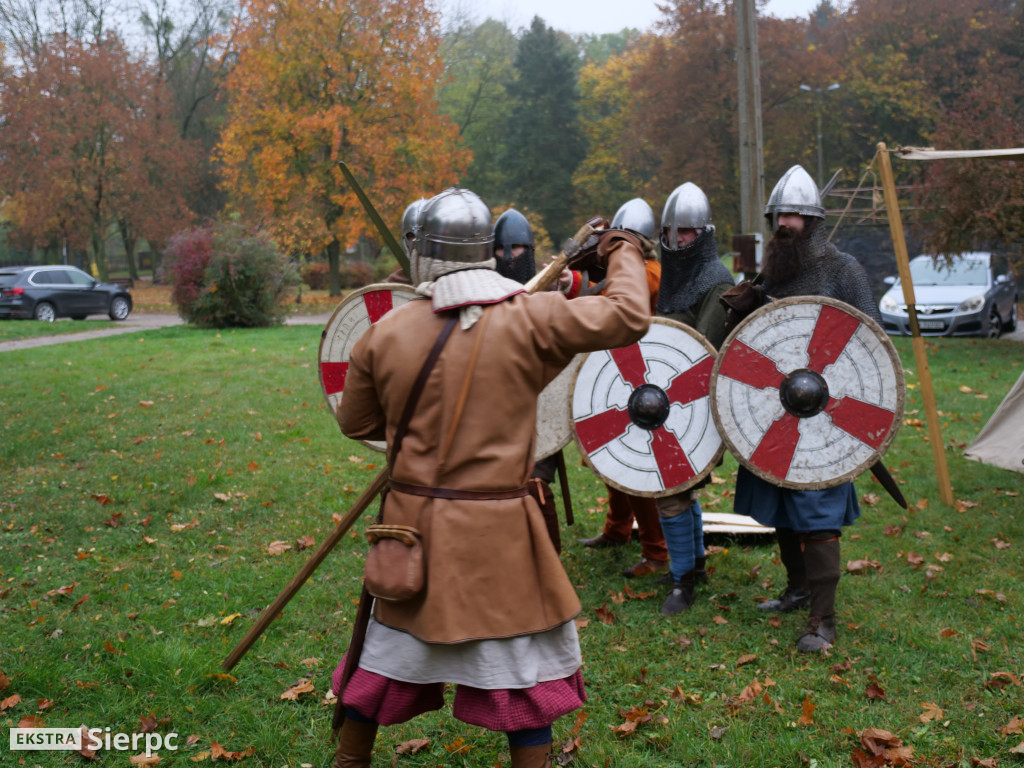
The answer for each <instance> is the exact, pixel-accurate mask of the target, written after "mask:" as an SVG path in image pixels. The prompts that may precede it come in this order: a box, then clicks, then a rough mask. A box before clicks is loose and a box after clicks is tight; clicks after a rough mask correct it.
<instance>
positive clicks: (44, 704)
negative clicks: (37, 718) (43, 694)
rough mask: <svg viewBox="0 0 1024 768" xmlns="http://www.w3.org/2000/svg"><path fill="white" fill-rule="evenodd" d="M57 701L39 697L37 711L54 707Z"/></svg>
mask: <svg viewBox="0 0 1024 768" xmlns="http://www.w3.org/2000/svg"><path fill="white" fill-rule="evenodd" d="M56 703H57V702H55V701H54V700H53V699H37V700H36V711H37V712H42V711H43V710H46V709H49V708H50V707H52V706H53V705H54V704H56Z"/></svg>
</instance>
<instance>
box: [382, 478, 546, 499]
mask: <svg viewBox="0 0 1024 768" xmlns="http://www.w3.org/2000/svg"><path fill="white" fill-rule="evenodd" d="M389 484H390V486H391V490H393V491H398V492H399V493H407V494H410V495H411V496H429V497H430V498H432V499H469V500H473V501H490V500H497V499H516V498H519V497H520V496H529V495H530V491H529V489H528V488H527V487H526V486H525V485H524V486H523V487H522V488H513V489H512V490H510V491H462V490H458V489H456V488H432V487H430V486H429V485H411V484H409V483H400V482H398V481H397V480H390V481H389Z"/></svg>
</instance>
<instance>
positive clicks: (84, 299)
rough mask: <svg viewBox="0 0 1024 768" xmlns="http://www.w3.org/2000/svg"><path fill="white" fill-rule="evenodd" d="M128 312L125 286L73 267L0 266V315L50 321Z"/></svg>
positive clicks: (114, 316)
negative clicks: (99, 280) (105, 281)
mask: <svg viewBox="0 0 1024 768" xmlns="http://www.w3.org/2000/svg"><path fill="white" fill-rule="evenodd" d="M131 311H132V295H131V292H130V291H129V289H128V288H126V287H125V286H121V285H111V284H109V283H101V282H98V281H97V280H96V279H95V278H93V277H92V276H90V275H88V274H86V273H85V272H83V271H82V270H80V269H77V268H75V267H62V266H47V267H6V268H3V269H0V318H7V317H13V318H26V319H27V318H35V319H36V320H42V321H43V322H47V323H52V322H53V321H54V320H56V319H57V318H58V317H70V318H72V319H74V320H84V319H85V318H86V316H87V315H99V314H104V315H109V317H110V319H111V320H124V319H125V318H126V317H128V315H129V314H130V313H131Z"/></svg>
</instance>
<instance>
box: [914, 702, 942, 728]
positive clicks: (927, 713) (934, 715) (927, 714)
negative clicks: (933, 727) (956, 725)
mask: <svg viewBox="0 0 1024 768" xmlns="http://www.w3.org/2000/svg"><path fill="white" fill-rule="evenodd" d="M921 707H922V708H923V709H924V712H922V713H921V715H920V717H918V719H919V720H920V721H921V722H922V723H930V722H931V721H932V720H941V719H942V710H941V709H940V708H939V706H938V704H933V703H932V702H930V701H922V702H921Z"/></svg>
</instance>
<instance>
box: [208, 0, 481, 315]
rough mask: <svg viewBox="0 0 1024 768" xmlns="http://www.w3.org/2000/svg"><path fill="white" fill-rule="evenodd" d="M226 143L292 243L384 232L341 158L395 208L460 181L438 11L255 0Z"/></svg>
mask: <svg viewBox="0 0 1024 768" xmlns="http://www.w3.org/2000/svg"><path fill="white" fill-rule="evenodd" d="M243 11H244V15H243V21H242V22H241V26H240V28H239V29H238V31H237V34H236V39H237V45H238V50H239V55H238V62H237V64H236V66H235V67H234V69H233V70H232V72H231V74H230V75H229V76H228V79H227V81H226V89H227V94H228V98H229V106H228V124H227V126H226V128H225V130H224V134H223V138H222V140H221V142H220V145H219V149H218V153H219V157H220V159H221V161H222V163H223V168H224V183H225V186H226V188H227V189H228V190H229V192H230V193H231V195H232V196H233V199H234V201H235V204H236V205H237V206H238V207H239V208H240V209H242V210H243V211H244V212H245V213H247V214H249V215H252V216H255V217H259V218H262V219H263V221H264V222H265V224H266V226H267V227H269V229H270V230H271V232H272V233H273V234H274V236H275V238H276V239H277V240H278V242H279V243H281V245H282V246H283V248H284V249H285V250H286V251H288V252H291V253H307V252H320V251H325V252H326V254H327V257H328V261H329V263H330V266H331V273H332V284H331V292H332V294H333V295H337V294H338V293H340V287H339V285H338V281H337V276H336V275H337V266H338V261H339V254H340V251H341V249H342V248H343V247H349V246H352V245H354V244H355V242H356V240H357V238H358V237H359V236H360V235H363V234H371V233H373V232H374V230H373V228H372V225H371V224H370V223H369V220H368V219H367V217H366V216H365V215H364V214H363V211H362V208H361V207H360V205H359V202H358V200H357V198H356V196H355V194H354V193H353V192H352V190H350V189H349V187H348V185H347V184H346V182H345V179H344V177H343V176H342V175H341V172H340V171H339V169H338V167H337V163H338V161H345V162H346V163H347V164H348V165H349V167H350V168H351V169H352V170H353V172H354V174H355V175H356V176H357V177H358V178H359V179H360V181H361V182H362V184H363V186H364V188H365V189H366V191H367V194H368V195H369V196H370V197H371V199H372V200H373V201H374V203H375V204H376V207H377V209H378V211H379V212H380V214H381V215H382V216H383V217H384V218H385V220H388V221H393V222H396V223H397V222H398V221H399V220H400V217H401V214H402V211H403V210H404V209H405V206H406V205H408V203H409V202H411V201H412V200H415V199H417V198H419V197H424V196H426V197H429V196H431V195H432V194H434V193H436V192H437V191H439V190H440V189H441V188H443V187H444V186H447V185H449V184H451V183H454V182H455V181H456V179H457V178H458V177H459V174H460V173H461V172H462V170H463V169H464V168H465V166H466V163H467V161H468V156H467V153H466V152H465V151H464V150H460V149H458V148H457V147H456V139H457V135H456V129H455V126H454V125H452V123H451V121H450V120H449V119H448V118H447V117H445V116H442V115H441V114H440V113H439V110H438V107H437V99H436V93H437V85H438V81H439V80H440V78H441V76H442V71H443V69H442V62H441V60H440V58H439V56H438V46H439V43H440V38H439V34H438V32H437V15H436V13H435V12H434V11H433V10H432V9H431V7H430V6H429V5H427V3H426V2H425V0H411V1H410V0H329V1H328V2H324V3H315V4H313V3H307V2H302V1H301V0H279V1H276V2H275V1H272V0H246V2H245V3H244V4H243Z"/></svg>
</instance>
